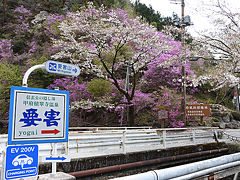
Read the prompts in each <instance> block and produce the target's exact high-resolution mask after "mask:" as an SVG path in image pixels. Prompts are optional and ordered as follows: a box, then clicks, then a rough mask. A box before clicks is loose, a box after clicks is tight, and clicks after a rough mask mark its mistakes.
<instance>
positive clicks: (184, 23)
mask: <svg viewBox="0 0 240 180" xmlns="http://www.w3.org/2000/svg"><path fill="white" fill-rule="evenodd" d="M170 1H171V2H172V3H174V4H180V2H179V1H181V12H182V13H181V16H182V17H181V18H182V19H181V21H180V19H177V21H176V22H175V23H176V25H177V27H180V28H181V42H182V51H185V39H184V36H185V27H186V26H190V25H192V23H191V20H190V16H186V17H185V14H184V8H185V3H184V0H170ZM185 18H186V19H185ZM181 61H182V103H181V109H182V120H183V122H184V124H185V125H188V122H187V119H186V58H185V57H183V59H182V60H181Z"/></svg>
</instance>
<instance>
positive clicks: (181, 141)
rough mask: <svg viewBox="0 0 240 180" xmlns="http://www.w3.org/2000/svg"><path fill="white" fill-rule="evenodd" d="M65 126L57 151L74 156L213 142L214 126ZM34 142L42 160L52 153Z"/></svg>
mask: <svg viewBox="0 0 240 180" xmlns="http://www.w3.org/2000/svg"><path fill="white" fill-rule="evenodd" d="M69 130H70V131H69V141H68V142H67V143H57V154H58V155H61V154H65V155H69V156H70V157H71V159H77V158H87V157H96V156H106V155H113V154H126V153H130V152H139V151H149V150H158V149H166V148H170V147H177V146H187V145H194V144H203V143H210V142H215V139H214V133H217V131H218V128H214V127H203V128H164V129H151V128H150V127H142V128H139V127H136V128H134V127H132V128H128V127H120V128H119V127H112V128H110V127H108V128H107V127H92V128H91V127H81V128H69ZM73 130H74V131H73ZM7 138H8V136H7V135H6V134H3V135H0V169H1V168H2V167H3V164H4V163H3V162H4V158H5V154H6V147H7ZM38 145H39V156H40V157H39V162H40V163H42V162H41V156H45V155H52V152H53V143H43V144H38Z"/></svg>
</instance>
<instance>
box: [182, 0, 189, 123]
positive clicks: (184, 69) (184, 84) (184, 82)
mask: <svg viewBox="0 0 240 180" xmlns="http://www.w3.org/2000/svg"><path fill="white" fill-rule="evenodd" d="M181 7H182V24H181V33H182V35H181V41H182V49H183V51H185V39H184V36H185V22H184V7H185V3H184V0H182V1H181ZM182 84H183V85H182V86H183V89H182V97H183V100H182V109H183V122H184V124H185V125H188V122H187V120H186V59H185V58H184V59H182Z"/></svg>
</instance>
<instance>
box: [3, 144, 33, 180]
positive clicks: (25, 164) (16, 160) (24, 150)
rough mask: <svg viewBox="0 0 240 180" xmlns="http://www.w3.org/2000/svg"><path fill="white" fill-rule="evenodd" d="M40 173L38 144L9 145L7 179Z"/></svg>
mask: <svg viewBox="0 0 240 180" xmlns="http://www.w3.org/2000/svg"><path fill="white" fill-rule="evenodd" d="M37 174H38V145H24V146H8V147H7V154H6V168H5V179H17V178H22V177H29V176H36V175H37Z"/></svg>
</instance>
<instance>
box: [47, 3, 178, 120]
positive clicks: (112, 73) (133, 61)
mask: <svg viewBox="0 0 240 180" xmlns="http://www.w3.org/2000/svg"><path fill="white" fill-rule="evenodd" d="M59 28H60V33H61V39H55V40H54V45H55V46H58V47H61V48H60V49H61V51H60V52H58V53H57V54H55V55H54V56H52V58H54V59H56V60H59V59H68V60H70V62H71V63H73V64H76V65H78V66H79V67H80V68H81V72H84V73H92V74H95V75H97V76H98V77H103V78H108V79H111V82H112V83H113V84H114V85H115V87H116V88H117V90H118V91H119V92H120V93H121V94H122V95H123V96H124V97H125V99H126V101H127V102H126V103H127V104H129V124H130V125H133V124H134V113H133V111H134V107H133V106H132V105H131V104H132V100H133V98H134V93H135V89H136V84H137V81H138V79H139V77H141V74H142V71H143V70H144V68H146V65H147V64H148V63H149V62H151V61H153V60H156V59H157V58H160V56H161V55H163V54H164V53H165V54H167V52H168V51H171V49H173V48H175V47H174V43H172V39H170V38H169V37H167V36H165V35H164V34H162V33H160V32H157V30H156V29H155V28H154V27H152V26H149V25H148V24H144V23H142V22H141V21H140V18H138V17H137V18H135V19H132V18H129V17H128V15H127V14H126V12H125V11H123V10H121V9H117V10H113V9H110V10H106V9H105V8H104V7H100V8H99V9H96V8H95V7H94V6H93V5H92V4H91V3H90V4H88V7H87V8H85V9H82V10H81V11H78V12H70V13H68V14H67V18H66V20H65V21H63V22H62V23H61V24H60V26H59ZM174 60H175V59H174V58H168V59H167V60H165V61H162V63H161V64H159V66H165V67H168V66H169V65H171V64H172V62H173V61H174ZM127 66H129V68H130V90H129V91H127V90H125V89H124V87H122V86H121V85H120V84H119V81H118V80H119V79H123V78H124V76H123V75H122V71H121V70H122V69H123V68H124V69H125V68H126V67H127Z"/></svg>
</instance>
